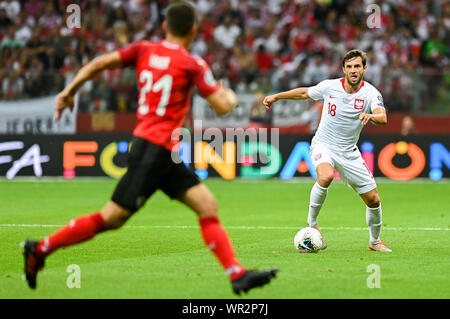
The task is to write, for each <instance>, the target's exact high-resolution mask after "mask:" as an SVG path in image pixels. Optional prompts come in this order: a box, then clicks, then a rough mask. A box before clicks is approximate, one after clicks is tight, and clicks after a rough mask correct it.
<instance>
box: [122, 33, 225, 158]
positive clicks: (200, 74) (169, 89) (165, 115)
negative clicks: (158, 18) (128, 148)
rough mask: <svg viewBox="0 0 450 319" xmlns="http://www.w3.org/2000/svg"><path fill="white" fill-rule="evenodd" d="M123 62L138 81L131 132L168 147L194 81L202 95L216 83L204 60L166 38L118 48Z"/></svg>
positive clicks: (179, 121)
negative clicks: (133, 72)
mask: <svg viewBox="0 0 450 319" xmlns="http://www.w3.org/2000/svg"><path fill="white" fill-rule="evenodd" d="M119 53H120V55H121V58H122V63H123V66H134V67H135V69H136V73H137V78H138V85H139V101H138V105H139V107H138V112H137V116H138V124H137V127H136V129H135V131H134V135H135V136H139V137H142V138H145V139H147V140H149V141H151V142H153V143H156V144H159V145H161V146H163V147H165V148H167V149H171V148H172V146H173V141H172V142H171V134H172V132H173V130H174V129H175V128H177V127H180V126H181V125H182V124H183V121H184V118H185V115H186V113H187V111H188V110H189V107H190V100H191V99H190V91H191V87H192V85H193V84H195V85H196V86H197V88H198V90H199V92H200V94H202V95H203V96H208V95H209V94H211V93H213V92H214V91H216V90H217V88H218V85H217V83H216V81H215V80H214V78H213V76H212V74H211V71H210V70H209V67H208V65H207V64H206V62H205V61H203V60H202V59H200V58H194V57H192V56H191V55H190V53H189V52H188V51H186V49H185V48H183V47H182V46H180V45H178V44H175V43H171V42H168V41H165V40H164V41H161V42H149V41H140V42H137V43H134V44H132V45H130V46H129V47H127V48H126V49H123V50H119Z"/></svg>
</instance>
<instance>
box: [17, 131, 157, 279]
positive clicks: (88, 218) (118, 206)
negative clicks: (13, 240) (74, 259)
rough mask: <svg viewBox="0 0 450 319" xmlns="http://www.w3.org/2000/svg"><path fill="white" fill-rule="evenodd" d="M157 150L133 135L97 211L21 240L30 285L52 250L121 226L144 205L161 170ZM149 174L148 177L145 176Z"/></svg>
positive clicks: (154, 188) (154, 186) (155, 185)
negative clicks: (124, 165) (120, 172)
mask: <svg viewBox="0 0 450 319" xmlns="http://www.w3.org/2000/svg"><path fill="white" fill-rule="evenodd" d="M158 152H159V148H158V147H156V146H155V145H153V144H150V143H148V142H146V141H145V140H142V139H137V138H136V139H134V140H133V144H132V147H131V151H130V154H129V158H128V164H129V165H128V170H127V172H126V174H125V175H124V176H123V177H122V178H121V179H120V181H119V183H118V184H117V186H116V188H115V190H114V193H113V196H112V199H111V200H110V201H109V202H108V203H107V204H106V205H105V206H104V207H103V208H102V209H101V211H99V212H96V213H94V214H90V215H84V216H81V217H78V218H75V219H73V220H72V221H70V222H69V223H68V224H67V225H66V226H64V227H63V228H61V229H59V230H58V231H56V232H55V233H53V234H51V235H50V236H47V237H45V238H44V239H42V240H41V241H39V242H38V241H33V240H27V241H26V242H25V243H24V257H25V274H26V279H27V282H28V285H29V286H30V287H31V288H35V287H36V276H37V272H38V271H39V270H40V269H41V268H42V267H43V266H44V260H45V258H46V257H47V256H48V255H50V254H51V253H52V252H54V251H55V250H57V249H58V248H61V247H67V246H71V245H75V244H78V243H82V242H84V241H86V240H89V239H91V238H93V237H94V236H95V235H96V234H98V233H100V232H103V231H106V230H110V229H117V228H119V227H121V226H122V225H123V224H124V223H125V221H126V220H127V219H128V218H129V217H130V216H131V215H132V214H133V213H134V212H135V211H137V210H138V209H139V208H140V207H142V205H144V203H145V201H146V200H147V198H148V197H149V196H150V195H151V194H152V193H153V192H154V191H155V190H156V188H157V183H158V182H159V179H160V178H161V176H162V174H163V170H162V169H161V165H162V161H158V156H157V155H158ZM160 162H161V163H160ZM150 172H151V174H150ZM150 175H151V176H152V178H148V177H149V176H150Z"/></svg>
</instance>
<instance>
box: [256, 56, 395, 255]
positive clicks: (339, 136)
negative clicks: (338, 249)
mask: <svg viewBox="0 0 450 319" xmlns="http://www.w3.org/2000/svg"><path fill="white" fill-rule="evenodd" d="M342 70H343V72H344V78H341V79H332V80H324V81H322V82H320V83H318V84H317V85H315V86H312V87H308V88H306V87H302V88H297V89H293V90H290V91H285V92H281V93H277V94H274V95H270V96H266V97H265V99H264V102H263V103H264V105H265V106H266V108H267V109H270V107H271V106H272V104H273V103H274V102H276V101H277V100H280V99H292V100H304V99H308V98H311V99H313V100H323V101H324V102H323V110H322V117H321V119H320V124H319V127H318V129H317V131H316V134H315V135H314V137H313V139H312V142H311V152H310V154H311V160H312V162H313V165H314V167H315V169H316V172H317V180H316V183H315V184H314V186H313V188H312V190H311V195H310V203H309V213H308V226H310V227H315V228H317V229H319V227H318V222H317V218H318V215H319V211H320V209H321V207H322V205H323V203H324V202H325V198H326V196H327V193H328V187H329V186H330V184H331V182H332V181H333V178H334V169H336V170H337V171H338V172H339V174H340V177H341V179H342V180H343V182H344V183H345V184H346V185H347V186H350V187H352V188H353V189H354V190H355V191H356V192H357V193H358V194H359V196H361V198H362V200H363V201H364V203H365V204H366V221H367V225H368V227H369V235H370V239H369V249H370V250H375V251H382V252H390V251H391V249H389V248H388V247H387V246H386V244H385V243H383V242H382V241H381V240H380V233H381V225H382V210H381V204H380V197H379V196H378V190H377V185H376V183H375V180H374V178H373V175H372V173H371V172H370V170H369V168H368V167H367V165H366V163H365V162H364V160H363V158H362V156H361V153H360V151H359V150H358V147H357V146H356V143H357V142H358V139H359V135H360V132H361V129H362V128H363V126H364V125H366V124H367V123H368V122H369V121H370V122H372V123H373V124H376V125H385V124H386V123H387V115H386V110H385V108H384V104H383V98H382V96H381V94H380V92H378V90H377V89H376V88H375V87H374V86H372V85H371V84H370V83H368V82H366V81H364V80H363V75H364V72H366V70H367V66H366V54H365V52H363V51H361V50H351V51H349V52H347V53H346V54H345V56H344V58H343V59H342ZM304 252H308V251H307V250H306V251H304Z"/></svg>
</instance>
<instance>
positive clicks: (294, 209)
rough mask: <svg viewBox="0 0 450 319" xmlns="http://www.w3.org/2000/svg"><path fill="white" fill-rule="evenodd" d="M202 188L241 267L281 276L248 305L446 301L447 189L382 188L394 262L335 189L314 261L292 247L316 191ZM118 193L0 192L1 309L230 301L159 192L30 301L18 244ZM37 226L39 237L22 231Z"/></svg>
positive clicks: (190, 225) (41, 280)
mask: <svg viewBox="0 0 450 319" xmlns="http://www.w3.org/2000/svg"><path fill="white" fill-rule="evenodd" d="M205 183H206V184H207V186H208V187H209V188H210V189H211V190H212V191H213V193H214V194H215V196H216V199H217V201H218V204H219V216H220V219H221V221H222V223H223V225H224V226H225V228H226V229H227V231H228V233H229V235H230V237H231V239H232V241H233V244H234V247H235V250H236V253H237V256H238V258H239V259H240V261H241V262H242V264H243V265H245V266H246V267H248V268H259V269H265V268H270V267H273V266H276V267H278V268H279V269H280V271H279V274H278V277H277V278H276V279H275V280H274V281H273V282H272V283H271V284H270V285H269V286H267V287H264V288H263V289H254V290H252V291H251V292H250V293H249V294H248V295H246V296H247V297H249V298H255V299H256V298H266V299H272V298H276V299H304V298H449V297H450V288H449V287H450V270H449V269H450V268H449V264H450V262H449V261H450V254H449V247H450V238H449V232H448V227H449V224H450V215H449V206H448V194H449V193H450V183H449V182H440V183H431V182H426V181H424V182H405V183H393V182H387V181H378V186H379V193H380V196H381V200H382V205H383V212H384V214H383V222H384V224H385V227H384V229H383V231H382V240H384V241H385V242H386V243H387V244H388V246H389V247H390V248H391V249H393V252H392V253H379V252H371V251H369V250H368V247H367V245H368V230H367V228H366V224H365V208H364V204H363V203H362V201H361V200H360V199H359V197H358V196H357V195H356V193H355V192H354V191H353V190H352V189H349V188H346V187H345V186H344V185H343V184H342V183H340V182H334V183H333V185H332V186H331V188H330V191H329V193H328V198H327V201H326V203H325V205H324V207H323V209H322V211H321V215H320V217H319V222H320V226H321V230H322V232H323V233H324V235H325V236H326V237H327V239H328V249H327V250H325V251H321V252H319V253H318V254H299V253H297V251H296V250H295V248H294V245H293V238H294V235H295V233H296V232H297V230H298V229H299V228H301V227H303V226H305V223H306V217H307V207H308V201H309V191H310V189H311V186H312V180H306V181H304V180H303V181H301V182H298V183H292V182H284V181H280V180H266V181H253V182H252V181H250V182H245V181H238V180H236V181H231V182H227V181H223V180H219V179H215V180H211V179H210V180H207V181H206V182H205ZM115 184H116V181H113V180H72V181H62V180H61V181H59V180H56V181H52V180H44V181H42V182H40V181H36V182H27V181H5V180H3V181H0V194H2V195H1V198H2V201H1V202H2V203H1V208H0V225H1V226H0V234H1V236H0V239H1V240H0V251H1V254H0V298H152V299H156V298H158V299H166V298H170V299H219V298H220V299H222V298H224V299H229V298H235V296H234V294H233V293H232V291H231V286H230V283H229V281H228V279H227V276H226V275H225V274H224V272H223V270H222V268H221V267H220V265H219V263H218V262H217V261H216V259H215V257H214V256H213V255H212V254H211V253H210V252H209V251H208V249H207V248H206V247H205V246H204V244H203V241H202V239H201V237H200V230H199V228H198V224H197V218H196V217H195V215H194V214H193V213H192V212H190V211H189V209H187V208H186V207H185V206H183V205H182V204H180V203H178V202H176V201H170V200H169V199H168V197H166V196H165V195H164V194H163V193H161V192H158V193H156V194H155V195H154V196H153V197H152V198H151V199H150V200H149V201H148V202H147V204H146V206H145V207H144V208H143V209H142V210H141V211H139V212H138V213H136V214H135V215H134V216H133V217H132V218H131V219H130V220H129V221H128V222H127V224H126V225H125V227H123V228H122V229H120V230H116V231H111V232H107V233H103V234H100V235H98V236H97V237H95V238H94V239H93V240H91V241H88V242H85V243H82V244H79V245H76V246H72V247H69V248H66V249H61V250H58V251H57V252H55V253H54V254H52V255H51V256H50V257H49V258H48V259H47V260H46V266H45V268H44V270H43V271H42V272H40V273H39V276H38V283H37V289H36V290H35V291H32V290H31V289H29V288H28V286H27V285H26V283H25V282H24V281H23V279H22V277H23V257H22V250H21V248H20V247H19V243H20V242H21V241H23V240H24V239H26V238H35V239H40V238H42V237H43V236H45V235H47V234H49V233H52V232H53V231H54V230H56V229H57V228H58V227H55V226H52V225H64V224H66V223H67V222H68V221H69V220H70V219H72V218H74V217H76V216H79V215H84V214H88V213H92V212H95V211H97V210H98V209H99V208H101V207H102V206H103V204H104V203H105V202H106V200H108V199H109V197H110V195H111V193H112V191H113V189H114V186H115ZM33 224H36V225H46V226H45V227H41V226H33V227H29V226H25V225H33ZM349 227H350V228H351V229H349ZM425 228H439V229H435V230H425ZM71 264H76V265H79V266H80V270H81V288H80V289H77V288H73V289H69V288H68V287H67V285H66V280H67V279H68V277H69V276H70V275H71V274H72V273H69V272H67V268H68V266H69V265H71ZM372 264H375V265H379V267H380V272H381V277H380V284H381V287H380V288H379V289H378V288H373V289H370V288H368V286H367V279H368V277H369V276H370V275H371V274H372V273H371V272H368V271H367V269H368V266H369V265H372Z"/></svg>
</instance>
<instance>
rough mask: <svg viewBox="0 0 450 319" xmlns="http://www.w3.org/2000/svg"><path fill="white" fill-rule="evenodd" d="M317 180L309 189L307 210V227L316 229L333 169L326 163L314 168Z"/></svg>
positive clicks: (331, 179)
mask: <svg viewBox="0 0 450 319" xmlns="http://www.w3.org/2000/svg"><path fill="white" fill-rule="evenodd" d="M316 172H317V180H316V182H315V183H314V186H313V187H312V189H311V193H310V197H309V209H308V226H311V227H316V226H317V225H318V222H317V218H318V216H319V212H320V209H321V208H322V205H323V203H324V202H325V199H326V198H327V194H328V187H329V186H330V184H331V182H332V181H333V178H334V168H333V166H331V164H330V163H328V162H322V163H320V164H319V165H317V166H316Z"/></svg>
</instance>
